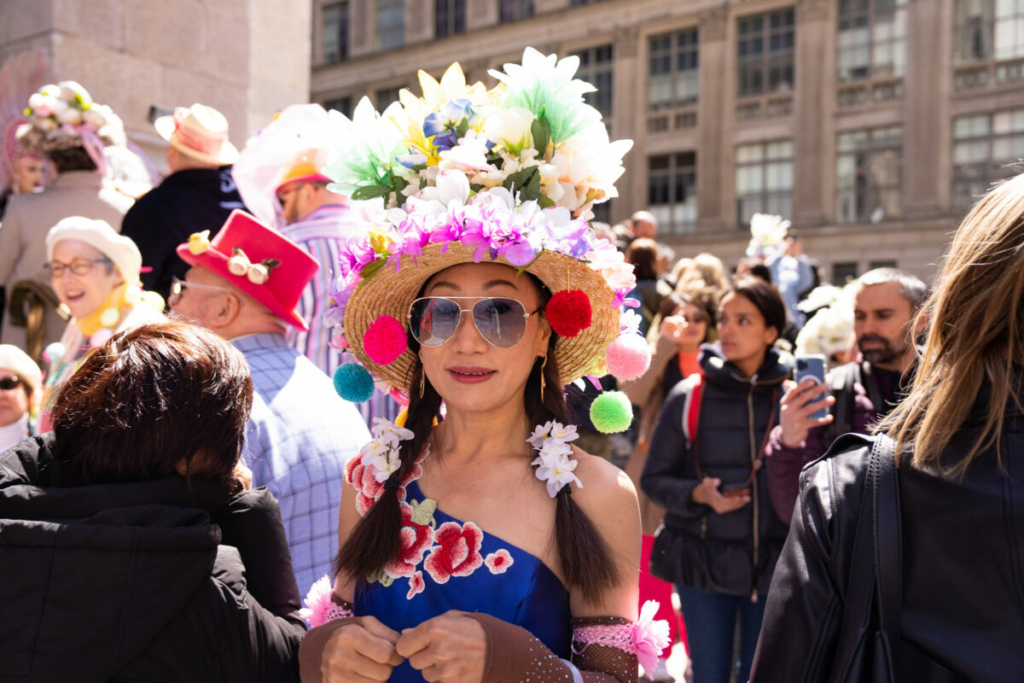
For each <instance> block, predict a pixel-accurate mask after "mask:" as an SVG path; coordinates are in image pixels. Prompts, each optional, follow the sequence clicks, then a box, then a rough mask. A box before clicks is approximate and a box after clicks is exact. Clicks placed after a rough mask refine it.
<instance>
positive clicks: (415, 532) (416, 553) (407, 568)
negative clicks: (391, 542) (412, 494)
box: [384, 503, 434, 580]
mask: <svg viewBox="0 0 1024 683" xmlns="http://www.w3.org/2000/svg"><path fill="white" fill-rule="evenodd" d="M401 535H402V551H401V553H400V554H399V556H398V557H397V558H395V559H394V560H392V561H391V562H389V563H388V566H387V567H385V568H384V571H386V572H387V573H388V575H389V576H390V577H391V578H393V579H398V578H401V577H403V576H413V575H414V574H416V573H417V572H416V565H418V564H419V563H420V562H422V561H423V556H424V555H425V554H426V552H427V550H429V549H430V547H431V546H432V545H434V530H433V529H432V528H430V527H429V526H427V525H424V524H417V523H416V522H414V521H413V509H412V506H411V505H408V504H405V503H403V504H402V530H401ZM421 580H422V579H421Z"/></svg>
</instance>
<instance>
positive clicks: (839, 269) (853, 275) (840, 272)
mask: <svg viewBox="0 0 1024 683" xmlns="http://www.w3.org/2000/svg"><path fill="white" fill-rule="evenodd" d="M856 279H857V263H856V262H854V261H841V262H838V263H833V264H832V284H834V285H836V286H837V287H842V286H843V285H845V284H846V283H848V282H850V281H851V280H856Z"/></svg>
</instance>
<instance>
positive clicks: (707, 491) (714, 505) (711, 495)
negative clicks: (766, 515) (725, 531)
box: [690, 477, 750, 515]
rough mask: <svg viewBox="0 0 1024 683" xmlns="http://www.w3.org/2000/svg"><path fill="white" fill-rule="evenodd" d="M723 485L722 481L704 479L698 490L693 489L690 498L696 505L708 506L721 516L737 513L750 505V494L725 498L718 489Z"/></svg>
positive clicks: (709, 478)
mask: <svg viewBox="0 0 1024 683" xmlns="http://www.w3.org/2000/svg"><path fill="white" fill-rule="evenodd" d="M721 485H722V480H721V479H714V478H712V477H704V479H702V480H701V482H700V483H699V484H698V485H697V486H696V488H694V489H693V493H691V494H690V497H691V499H692V500H693V502H694V503H700V504H701V505H707V506H708V507H710V508H711V509H712V510H714V511H715V512H717V513H718V514H720V515H724V514H726V513H728V512H735V511H736V510H739V509H740V508H741V507H743V506H744V505H747V504H749V503H750V494H749V493H744V494H742V495H738V496H723V495H722V494H721V492H720V491H719V490H718V487H719V486H721Z"/></svg>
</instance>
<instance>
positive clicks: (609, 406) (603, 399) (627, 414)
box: [590, 391, 633, 434]
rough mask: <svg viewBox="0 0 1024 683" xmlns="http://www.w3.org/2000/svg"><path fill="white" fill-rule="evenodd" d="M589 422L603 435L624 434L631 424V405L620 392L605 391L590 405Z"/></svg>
mask: <svg viewBox="0 0 1024 683" xmlns="http://www.w3.org/2000/svg"><path fill="white" fill-rule="evenodd" d="M590 421H591V422H593V423H594V427H595V428H596V429H597V431H599V432H604V433H605V434H615V433H617V432H624V431H626V430H627V429H629V425H630V424H632V422H633V404H632V403H630V402H629V397H628V396H626V395H625V394H624V393H622V392H621V391H606V392H604V393H603V394H601V395H600V396H598V397H597V398H596V399H595V400H594V402H593V403H591V404H590Z"/></svg>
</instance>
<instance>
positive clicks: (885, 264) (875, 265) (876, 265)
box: [871, 259, 899, 270]
mask: <svg viewBox="0 0 1024 683" xmlns="http://www.w3.org/2000/svg"><path fill="white" fill-rule="evenodd" d="M880 268H899V265H898V264H897V263H896V261H892V260H889V259H886V260H885V261H872V262H871V270H878V269H880Z"/></svg>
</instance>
